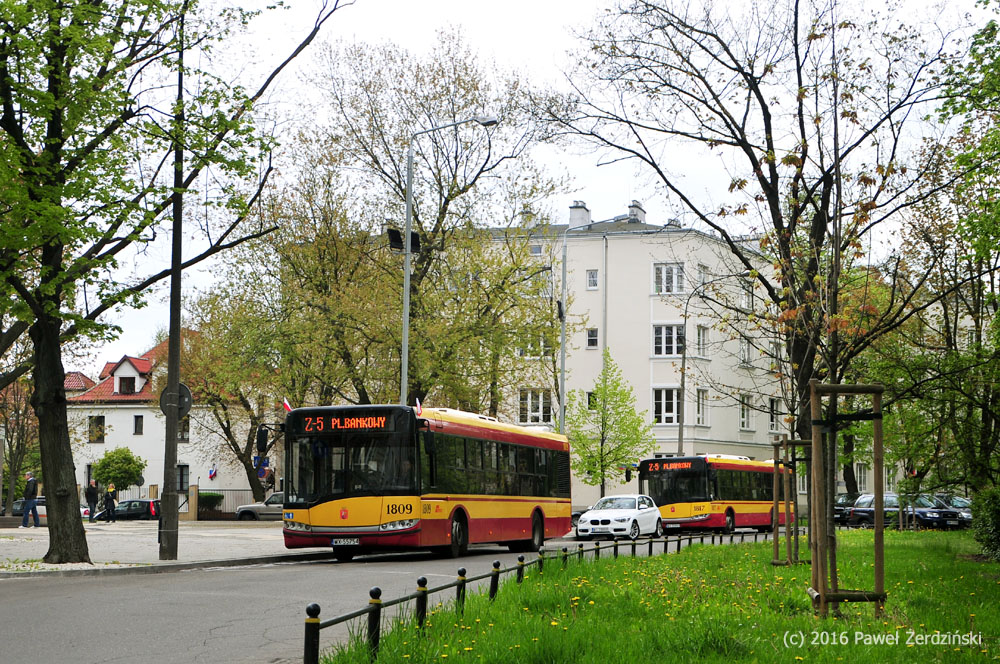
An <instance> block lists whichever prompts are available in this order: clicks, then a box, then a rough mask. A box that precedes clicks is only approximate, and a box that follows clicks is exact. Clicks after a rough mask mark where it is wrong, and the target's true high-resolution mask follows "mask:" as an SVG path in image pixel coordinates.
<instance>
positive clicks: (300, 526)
mask: <svg viewBox="0 0 1000 664" xmlns="http://www.w3.org/2000/svg"><path fill="white" fill-rule="evenodd" d="M285 528H287V529H288V530H296V531H299V532H303V533H308V532H310V531H311V530H312V526H310V525H309V524H307V523H299V522H298V521H285Z"/></svg>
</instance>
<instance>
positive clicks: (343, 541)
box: [330, 537, 361, 546]
mask: <svg viewBox="0 0 1000 664" xmlns="http://www.w3.org/2000/svg"><path fill="white" fill-rule="evenodd" d="M330 544H331V545H332V546H357V545H358V544H361V539H360V538H358V537H334V538H333V540H332V541H331V542H330Z"/></svg>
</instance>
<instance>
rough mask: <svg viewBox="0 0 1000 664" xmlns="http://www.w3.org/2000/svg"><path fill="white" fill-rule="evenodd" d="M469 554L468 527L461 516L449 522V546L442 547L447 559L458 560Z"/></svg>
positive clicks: (456, 516) (458, 515)
mask: <svg viewBox="0 0 1000 664" xmlns="http://www.w3.org/2000/svg"><path fill="white" fill-rule="evenodd" d="M468 552H469V527H468V526H467V525H465V519H464V518H463V517H462V515H461V514H456V515H455V517H454V518H453V519H452V520H451V544H449V545H448V546H446V547H444V553H445V555H447V556H448V557H449V558H459V557H461V556H464V555H465V554H466V553H468Z"/></svg>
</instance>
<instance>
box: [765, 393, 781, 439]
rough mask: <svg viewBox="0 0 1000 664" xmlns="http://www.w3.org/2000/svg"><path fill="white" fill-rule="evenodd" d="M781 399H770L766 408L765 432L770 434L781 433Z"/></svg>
mask: <svg viewBox="0 0 1000 664" xmlns="http://www.w3.org/2000/svg"><path fill="white" fill-rule="evenodd" d="M782 415H783V413H782V412H781V399H780V398H778V397H770V399H769V400H768V408H767V430H768V431H770V432H771V433H776V432H778V431H781V416H782Z"/></svg>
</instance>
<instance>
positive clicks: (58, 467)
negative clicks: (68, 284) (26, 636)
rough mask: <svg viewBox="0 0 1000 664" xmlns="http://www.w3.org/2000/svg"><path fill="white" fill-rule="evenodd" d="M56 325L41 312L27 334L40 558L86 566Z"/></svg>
mask: <svg viewBox="0 0 1000 664" xmlns="http://www.w3.org/2000/svg"><path fill="white" fill-rule="evenodd" d="M50 303H51V302H50ZM47 304H49V303H47ZM53 309H54V310H58V306H55V305H54V306H53ZM60 322H61V321H60V320H59V319H58V318H55V317H53V316H51V315H49V314H48V313H45V314H42V315H39V316H38V317H37V318H36V321H35V323H34V324H32V326H31V328H30V330H29V334H30V336H31V341H32V344H33V348H34V388H35V389H34V393H33V394H32V395H31V406H32V408H34V410H35V415H36V416H37V417H38V441H39V446H40V448H41V455H42V478H43V479H44V481H45V509H46V511H47V514H48V517H47V518H48V523H49V550H48V553H46V554H45V558H44V560H45V562H47V563H89V562H90V554H89V552H88V550H87V536H86V533H85V531H84V529H83V521H82V520H81V519H80V497H79V495H78V492H77V487H76V468H75V466H74V465H73V450H72V448H71V447H70V442H69V426H68V424H67V421H66V391H65V389H64V387H63V381H64V379H65V370H64V369H63V363H62V346H61V343H60V341H59V331H60V327H61V326H60Z"/></svg>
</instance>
